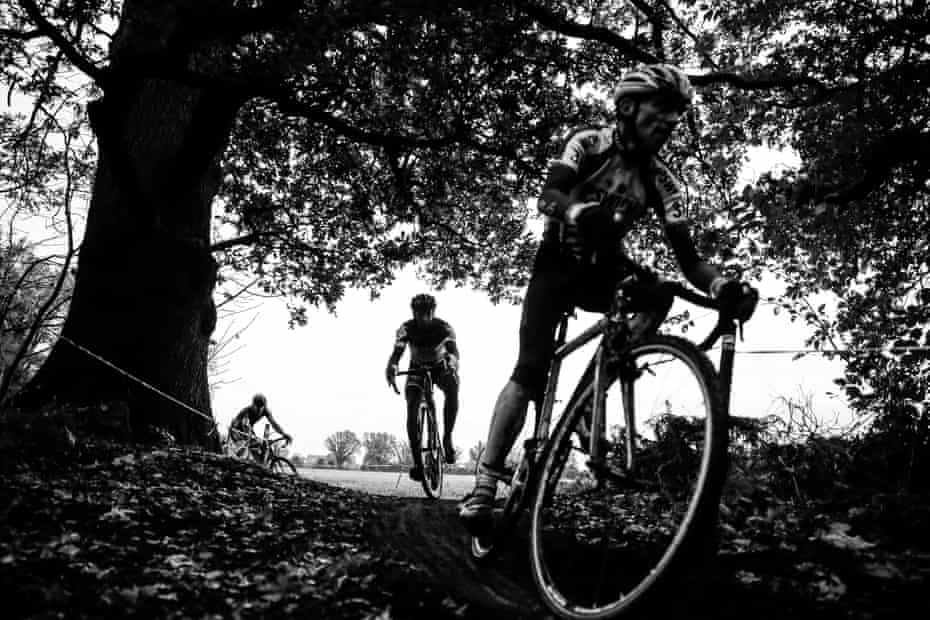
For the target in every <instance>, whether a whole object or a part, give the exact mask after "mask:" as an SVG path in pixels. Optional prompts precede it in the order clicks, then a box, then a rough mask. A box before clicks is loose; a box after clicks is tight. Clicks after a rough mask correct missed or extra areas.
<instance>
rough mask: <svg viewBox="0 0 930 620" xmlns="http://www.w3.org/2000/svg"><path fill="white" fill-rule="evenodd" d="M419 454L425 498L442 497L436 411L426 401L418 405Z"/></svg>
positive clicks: (440, 450)
mask: <svg viewBox="0 0 930 620" xmlns="http://www.w3.org/2000/svg"><path fill="white" fill-rule="evenodd" d="M419 425H420V454H421V455H423V490H424V491H425V492H426V496H427V497H430V498H432V499H439V496H440V495H442V462H443V458H444V455H443V451H442V442H440V440H439V427H438V426H437V423H436V409H435V408H434V407H433V405H432V404H431V403H428V402H426V401H424V402H421V403H420V422H419Z"/></svg>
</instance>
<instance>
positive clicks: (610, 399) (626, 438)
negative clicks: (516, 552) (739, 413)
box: [530, 335, 727, 619]
mask: <svg viewBox="0 0 930 620" xmlns="http://www.w3.org/2000/svg"><path fill="white" fill-rule="evenodd" d="M608 377H609V380H608V390H607V400H606V406H605V425H604V433H603V434H602V436H601V437H600V438H599V439H598V442H599V445H600V446H601V451H602V452H603V453H604V454H602V456H603V457H604V458H603V459H599V460H598V461H597V462H595V461H593V460H592V459H591V458H590V457H589V456H588V454H589V452H590V450H589V446H590V422H591V411H592V408H591V406H592V402H593V391H594V390H593V385H587V386H583V387H582V391H581V393H580V394H581V396H580V398H579V399H578V400H577V401H575V402H576V404H575V406H574V407H572V409H571V410H570V411H567V412H566V413H565V415H563V416H562V418H561V419H560V421H559V423H558V424H557V426H556V429H555V432H554V433H553V435H552V438H551V440H550V442H549V444H548V446H547V448H546V453H545V455H544V456H543V470H542V478H541V481H540V484H538V485H536V488H535V490H534V495H533V499H532V504H531V521H530V556H531V564H532V571H533V578H534V580H535V582H536V585H537V587H538V589H539V592H540V594H541V595H542V598H543V600H544V602H545V603H546V605H547V606H548V607H549V608H550V609H551V610H552V611H553V612H555V613H556V614H558V615H559V616H561V617H563V618H579V619H580V618H588V619H590V618H598V619H603V618H615V617H617V616H619V615H621V614H623V613H625V612H627V611H630V610H631V609H633V608H634V607H639V606H640V605H641V604H642V603H643V602H644V601H646V600H649V599H651V598H652V597H653V596H654V595H655V594H656V592H657V591H659V590H660V589H661V588H660V586H662V585H663V584H667V583H669V582H670V580H669V577H671V576H672V575H674V574H676V572H677V569H679V568H681V567H683V566H685V565H687V564H688V560H689V558H690V559H697V558H698V557H699V554H698V553H696V552H697V551H698V550H700V549H703V548H705V547H704V543H705V542H706V541H708V540H712V538H711V537H710V536H709V535H710V534H712V532H711V530H712V528H713V526H714V524H715V523H716V514H717V511H718V509H719V498H720V493H721V489H722V485H723V482H724V478H725V476H726V470H727V412H726V411H724V409H723V406H722V400H721V398H720V393H719V388H718V380H717V373H716V371H715V370H714V368H713V365H712V364H711V363H710V360H708V358H707V356H706V355H704V354H703V353H702V352H701V351H700V350H698V348H697V347H696V346H694V344H693V343H691V342H689V341H687V340H684V339H683V338H678V337H676V336H666V335H655V336H652V337H649V338H647V339H644V340H643V341H641V342H639V343H636V344H633V345H631V346H628V347H627V348H625V349H624V350H622V351H620V352H619V356H618V360H617V361H615V362H611V365H610V367H609V370H608Z"/></svg>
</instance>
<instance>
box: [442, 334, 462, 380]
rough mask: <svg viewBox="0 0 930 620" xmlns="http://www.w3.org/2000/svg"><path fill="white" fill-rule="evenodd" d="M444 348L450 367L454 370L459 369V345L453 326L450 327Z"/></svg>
mask: <svg viewBox="0 0 930 620" xmlns="http://www.w3.org/2000/svg"><path fill="white" fill-rule="evenodd" d="M442 344H443V346H444V348H445V349H446V359H447V360H448V361H449V364H450V366H451V367H452V369H453V370H455V369H457V368H458V367H459V345H458V344H456V342H455V330H453V329H452V326H451V325H450V326H449V335H448V336H446V339H445V340H444V341H443V343H442Z"/></svg>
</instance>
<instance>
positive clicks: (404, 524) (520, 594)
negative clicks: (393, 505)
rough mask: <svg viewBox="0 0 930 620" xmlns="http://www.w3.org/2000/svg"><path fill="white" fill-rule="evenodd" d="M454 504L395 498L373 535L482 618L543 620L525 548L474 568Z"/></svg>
mask: <svg viewBox="0 0 930 620" xmlns="http://www.w3.org/2000/svg"><path fill="white" fill-rule="evenodd" d="M456 506H457V503H456V502H455V501H452V500H440V501H433V500H427V499H405V500H398V502H397V510H396V511H395V512H393V513H391V514H389V515H386V516H385V517H384V519H383V520H382V521H380V522H379V523H377V524H376V525H375V526H374V530H375V531H374V535H375V536H376V537H378V538H380V539H382V540H383V541H385V545H387V546H388V547H390V548H392V549H393V550H394V551H396V552H398V553H400V554H401V555H403V556H405V557H407V558H408V559H409V560H411V561H413V562H415V563H416V564H418V565H419V566H421V567H423V569H424V570H425V571H426V573H427V575H428V577H429V579H430V580H432V581H433V583H435V584H437V585H438V584H441V585H442V586H443V587H444V588H446V589H448V590H449V591H450V593H452V594H454V595H455V596H457V597H460V598H461V599H463V600H466V601H468V602H469V603H470V604H472V605H475V606H478V607H481V608H482V609H484V610H487V614H485V615H483V616H482V617H487V618H491V617H500V618H508V619H509V618H545V617H546V613H545V610H544V609H543V607H542V605H541V603H540V601H539V599H538V597H537V596H536V594H535V592H534V591H533V584H532V577H531V575H530V573H529V567H528V565H527V558H526V553H525V545H524V544H522V542H520V541H516V542H515V544H514V548H512V549H508V550H504V551H503V552H501V553H500V554H499V555H498V556H497V557H494V558H492V559H490V560H488V561H482V562H481V563H480V564H479V563H478V562H477V561H476V560H475V559H474V558H473V557H472V556H471V553H470V552H469V550H468V544H469V539H468V536H467V534H466V533H465V532H464V530H463V529H462V526H461V524H460V523H459V522H458V517H457V515H456V512H457V508H456Z"/></svg>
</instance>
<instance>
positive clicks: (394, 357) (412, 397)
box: [385, 293, 459, 482]
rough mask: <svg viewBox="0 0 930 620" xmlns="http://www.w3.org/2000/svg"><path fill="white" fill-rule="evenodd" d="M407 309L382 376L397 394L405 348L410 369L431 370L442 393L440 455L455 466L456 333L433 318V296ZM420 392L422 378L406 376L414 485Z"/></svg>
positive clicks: (418, 469) (419, 475) (419, 461)
mask: <svg viewBox="0 0 930 620" xmlns="http://www.w3.org/2000/svg"><path fill="white" fill-rule="evenodd" d="M410 309H411V310H412V311H413V318H412V319H410V320H408V321H405V322H404V323H403V324H401V326H400V327H399V328H398V329H397V336H396V338H395V339H394V349H393V350H392V351H391V356H390V358H389V359H388V363H387V369H386V370H385V376H386V377H387V382H388V385H389V386H391V387H393V388H394V389H395V390H396V389H397V387H396V385H395V383H394V381H395V378H396V376H397V364H398V362H399V361H400V358H401V356H402V355H403V354H404V350H405V349H406V348H407V346H408V345H409V347H410V368H411V369H414V368H431V370H430V376H431V378H432V380H433V383H434V384H436V385H437V386H439V389H440V390H442V393H443V403H442V418H443V420H442V421H443V425H442V429H443V438H442V445H443V451H444V452H445V459H446V463H454V462H455V447H454V446H453V444H452V430H453V429H454V428H455V418H456V416H457V415H458V410H459V376H458V367H459V349H458V345H457V344H456V342H455V331H454V330H453V329H452V326H451V325H449V324H448V323H446V322H445V321H443V320H442V319H440V318H438V317H436V316H435V312H436V300H435V299H434V298H433V296H432V295H428V294H425V293H423V294H419V295H415V296H414V297H413V299H411V300H410ZM422 389H423V378H422V377H419V376H417V375H407V382H406V386H405V388H404V396H405V397H406V399H407V439H408V440H409V441H410V448H411V450H410V452H411V453H412V456H413V467H412V468H411V470H410V478H411V479H412V480H415V481H417V482H420V481H422V480H423V455H421V454H420V451H419V450H416V449H414V446H416V445H417V444H418V437H417V406H418V403H419V401H420V391H421V390H422Z"/></svg>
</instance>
